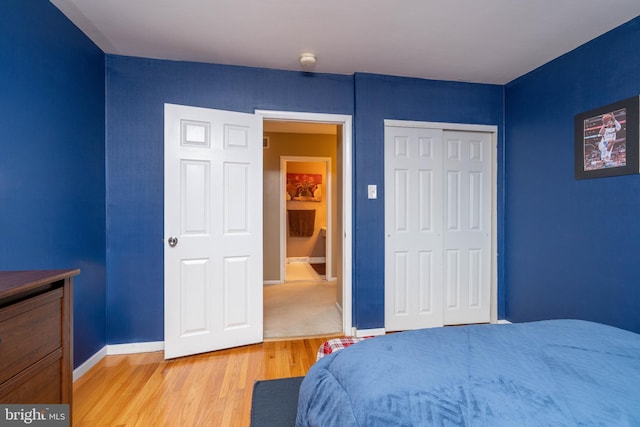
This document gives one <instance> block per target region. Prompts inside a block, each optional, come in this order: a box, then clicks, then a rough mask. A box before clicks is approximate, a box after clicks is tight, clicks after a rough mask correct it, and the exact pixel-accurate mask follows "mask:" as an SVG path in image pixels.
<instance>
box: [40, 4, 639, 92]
mask: <svg viewBox="0 0 640 427" xmlns="http://www.w3.org/2000/svg"><path fill="white" fill-rule="evenodd" d="M51 2H52V3H53V4H54V5H55V6H57V7H58V8H59V9H60V10H61V11H62V12H63V13H64V14H65V15H67V16H68V17H69V19H71V21H73V22H74V23H75V24H76V25H77V26H78V27H79V28H80V29H81V30H82V31H83V32H84V33H86V34H87V35H88V36H89V37H90V38H91V39H92V40H93V41H94V42H95V43H96V44H97V45H98V46H99V47H100V48H101V49H102V50H104V51H105V52H106V53H110V54H117V55H126V56H137V57H145V58H159V59H169V60H179V61H198V62H210V63H217V64H230V65H245V66H251V67H264V68H275V69H283V70H300V69H301V66H300V64H299V57H300V54H302V53H303V52H308V51H309V52H313V53H314V54H315V55H316V56H317V63H316V65H315V68H314V69H313V71H315V72H322V73H336V74H347V75H351V74H353V73H355V72H366V73H377V74H387V75H396V76H408V77H419V78H427V79H437V80H453V81H466V82H477V83H494V84H505V83H508V82H510V81H511V80H513V79H515V78H517V77H519V76H521V75H523V74H525V73H527V72H529V71H531V70H533V69H535V68H537V67H538V66H540V65H542V64H544V63H546V62H548V61H550V60H552V59H554V58H557V57H558V56H560V55H562V54H564V53H566V52H568V51H570V50H572V49H574V48H576V47H578V46H580V45H581V44H583V43H585V42H587V41H589V40H591V39H593V38H595V37H597V36H599V35H601V34H603V33H605V32H607V31H609V30H611V29H613V28H615V27H617V26H618V25H620V24H622V23H624V22H627V21H629V20H631V19H633V18H634V17H636V16H638V15H640V1H639V0H528V1H526V0H399V1H392V0H317V1H313V2H312V1H309V0H180V1H177V0H51Z"/></svg>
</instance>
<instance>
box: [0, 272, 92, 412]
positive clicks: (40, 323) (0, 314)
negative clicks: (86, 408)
mask: <svg viewBox="0 0 640 427" xmlns="http://www.w3.org/2000/svg"><path fill="white" fill-rule="evenodd" d="M79 273H80V270H34V271H0V403H22V404H56V403H63V404H69V405H71V400H72V391H73V277H74V276H76V275H78V274H79Z"/></svg>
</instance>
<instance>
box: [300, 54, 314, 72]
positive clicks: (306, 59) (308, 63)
mask: <svg viewBox="0 0 640 427" xmlns="http://www.w3.org/2000/svg"><path fill="white" fill-rule="evenodd" d="M300 65H302V66H303V67H304V68H311V67H313V66H314V65H316V56H315V55H314V54H313V53H303V54H302V55H300Z"/></svg>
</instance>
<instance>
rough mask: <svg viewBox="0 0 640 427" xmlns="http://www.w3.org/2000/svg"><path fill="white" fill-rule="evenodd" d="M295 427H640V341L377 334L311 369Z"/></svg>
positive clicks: (541, 332)
mask: <svg viewBox="0 0 640 427" xmlns="http://www.w3.org/2000/svg"><path fill="white" fill-rule="evenodd" d="M296 426H298V427H303V426H340V427H342V426H345V427H346V426H362V427H374V426H384V427H388V426H491V427H498V426H509V427H516V426H517V427H522V426H535V427H540V426H554V427H559V426H640V335H638V334H635V333H632V332H629V331H624V330H621V329H617V328H613V327H610V326H605V325H601V324H598V323H592V322H586V321H579V320H549V321H540V322H530V323H521V324H513V325H508V324H507V325H473V326H460V327H446V328H434V329H421V330H416V331H408V332H402V333H397V334H391V335H385V336H380V337H376V338H373V339H369V340H365V341H363V342H360V343H358V344H355V345H353V346H351V347H349V348H347V349H345V350H341V351H340V352H337V353H333V354H331V355H329V356H327V357H325V358H323V359H320V361H318V362H317V363H316V364H315V365H313V366H312V367H311V369H310V370H309V372H308V374H307V376H306V377H305V379H304V381H303V382H302V385H301V388H300V397H299V401H298V414H297V420H296Z"/></svg>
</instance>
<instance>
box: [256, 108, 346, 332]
mask: <svg viewBox="0 0 640 427" xmlns="http://www.w3.org/2000/svg"><path fill="white" fill-rule="evenodd" d="M255 114H257V115H259V116H262V119H263V120H285V121H293V122H308V123H332V124H337V125H342V171H341V172H342V186H343V189H342V190H343V191H342V228H343V230H344V236H343V240H342V257H343V260H344V261H343V263H342V330H343V333H344V334H345V335H346V336H351V335H352V334H353V331H352V324H353V322H352V311H353V310H352V287H353V284H352V263H353V256H352V244H353V241H352V240H353V237H352V218H353V213H352V206H353V204H352V203H353V202H352V200H353V190H352V189H353V155H352V153H353V141H352V139H353V138H352V118H351V116H350V115H342V114H324V113H300V112H292V111H271V110H256V111H255Z"/></svg>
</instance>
